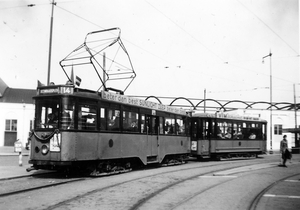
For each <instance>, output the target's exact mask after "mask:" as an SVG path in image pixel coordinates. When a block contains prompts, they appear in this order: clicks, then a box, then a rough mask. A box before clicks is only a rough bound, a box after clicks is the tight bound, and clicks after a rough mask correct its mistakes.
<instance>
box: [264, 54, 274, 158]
mask: <svg viewBox="0 0 300 210" xmlns="http://www.w3.org/2000/svg"><path fill="white" fill-rule="evenodd" d="M267 57H270V152H269V153H270V154H273V145H272V136H273V129H272V128H273V123H272V108H273V107H272V106H273V104H272V53H271V50H270V53H269V55H266V56H264V57H263V58H262V59H263V60H262V63H264V59H265V58H267Z"/></svg>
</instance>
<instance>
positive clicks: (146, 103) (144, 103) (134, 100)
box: [101, 91, 186, 115]
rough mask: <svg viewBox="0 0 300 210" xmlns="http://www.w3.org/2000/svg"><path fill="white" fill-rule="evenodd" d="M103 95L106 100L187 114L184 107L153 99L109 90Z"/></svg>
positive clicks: (103, 92)
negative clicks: (134, 96)
mask: <svg viewBox="0 0 300 210" xmlns="http://www.w3.org/2000/svg"><path fill="white" fill-rule="evenodd" d="M101 97H102V98H103V99H105V100H109V101H115V102H120V103H123V104H128V105H135V106H139V107H144V108H149V109H154V110H159V111H166V112H171V113H175V114H181V115H186V111H185V110H184V109H179V108H175V107H171V106H168V105H164V104H159V103H155V102H152V101H146V100H142V99H138V98H131V97H128V96H124V95H119V94H115V93H110V92H107V91H101Z"/></svg>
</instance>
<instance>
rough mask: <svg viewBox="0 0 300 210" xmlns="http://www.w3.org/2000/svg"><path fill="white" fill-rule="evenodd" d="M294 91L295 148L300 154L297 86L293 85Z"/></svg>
mask: <svg viewBox="0 0 300 210" xmlns="http://www.w3.org/2000/svg"><path fill="white" fill-rule="evenodd" d="M293 89H294V110H295V147H296V151H298V154H299V151H300V149H299V146H300V145H299V140H298V135H297V127H298V125H297V101H296V85H295V84H294V85H293Z"/></svg>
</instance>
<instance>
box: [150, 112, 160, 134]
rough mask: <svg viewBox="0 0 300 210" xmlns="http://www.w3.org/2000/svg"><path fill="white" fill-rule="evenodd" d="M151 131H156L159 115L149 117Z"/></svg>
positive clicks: (155, 132)
mask: <svg viewBox="0 0 300 210" xmlns="http://www.w3.org/2000/svg"><path fill="white" fill-rule="evenodd" d="M151 121H152V122H151V133H152V134H157V133H158V126H159V117H155V116H153V117H151Z"/></svg>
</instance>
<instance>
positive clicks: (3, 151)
mask: <svg viewBox="0 0 300 210" xmlns="http://www.w3.org/2000/svg"><path fill="white" fill-rule="evenodd" d="M14 150H15V148H14V147H13V146H10V147H9V146H2V147H0V156H11V155H16V156H18V155H19V153H18V152H15V151H14ZM29 153H30V151H29V150H27V149H25V148H24V147H23V148H22V155H23V156H28V155H29Z"/></svg>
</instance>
